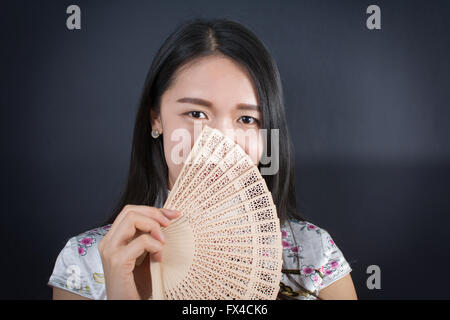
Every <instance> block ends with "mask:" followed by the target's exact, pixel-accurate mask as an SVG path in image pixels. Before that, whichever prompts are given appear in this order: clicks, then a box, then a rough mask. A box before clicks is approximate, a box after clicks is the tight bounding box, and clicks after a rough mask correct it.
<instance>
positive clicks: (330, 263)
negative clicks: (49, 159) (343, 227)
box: [47, 219, 352, 300]
mask: <svg viewBox="0 0 450 320" xmlns="http://www.w3.org/2000/svg"><path fill="white" fill-rule="evenodd" d="M110 227H111V224H109V225H106V226H103V227H99V228H95V229H92V230H89V231H86V232H83V233H81V234H79V235H77V236H74V237H72V238H70V239H69V240H68V241H67V243H66V245H65V246H64V248H63V249H62V250H61V252H60V253H59V255H58V257H57V259H56V262H55V265H54V269H53V273H52V274H51V276H50V279H49V281H48V283H47V285H48V286H54V287H58V288H62V289H65V290H68V291H70V292H73V293H76V294H78V295H81V296H83V297H86V298H90V299H94V300H106V299H107V296H106V288H105V279H104V275H103V267H102V261H101V257H100V254H99V251H98V243H99V242H100V240H101V239H102V238H103V236H104V235H105V234H106V233H107V232H108V230H109V229H110ZM281 231H282V244H283V270H282V271H283V273H282V278H281V282H280V291H279V295H278V297H279V299H281V298H287V299H297V300H314V299H317V295H318V294H319V292H320V290H322V289H323V288H325V287H327V286H328V285H330V284H331V283H333V282H335V281H336V280H338V279H340V278H342V277H344V276H345V275H347V274H348V273H350V272H351V271H352V269H351V267H350V265H349V264H348V262H347V261H346V260H345V258H344V256H343V254H342V252H341V251H340V249H339V248H338V247H337V245H336V244H335V243H334V241H333V239H332V238H331V236H330V234H329V233H328V232H327V231H326V230H324V229H322V228H319V227H318V226H316V225H314V224H311V223H308V222H304V221H298V220H294V219H291V220H288V221H286V222H285V223H284V224H283V225H282V226H281Z"/></svg>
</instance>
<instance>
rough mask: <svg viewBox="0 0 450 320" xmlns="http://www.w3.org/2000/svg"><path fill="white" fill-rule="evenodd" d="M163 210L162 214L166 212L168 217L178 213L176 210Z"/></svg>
mask: <svg viewBox="0 0 450 320" xmlns="http://www.w3.org/2000/svg"><path fill="white" fill-rule="evenodd" d="M163 210H164V212H166V213H168V214H170V215H174V214H176V213H177V212H179V211H177V210H170V209H163Z"/></svg>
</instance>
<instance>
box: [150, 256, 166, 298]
mask: <svg viewBox="0 0 450 320" xmlns="http://www.w3.org/2000/svg"><path fill="white" fill-rule="evenodd" d="M150 275H151V278H152V297H153V298H152V299H153V300H165V296H164V287H163V283H162V274H161V263H160V262H158V261H156V260H155V259H154V257H153V255H150Z"/></svg>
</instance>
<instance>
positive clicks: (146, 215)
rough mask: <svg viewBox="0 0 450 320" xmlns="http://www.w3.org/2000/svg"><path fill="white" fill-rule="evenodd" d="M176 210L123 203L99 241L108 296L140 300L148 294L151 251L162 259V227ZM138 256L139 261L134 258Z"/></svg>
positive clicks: (174, 214) (156, 257) (149, 288)
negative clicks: (124, 204) (121, 208)
mask: <svg viewBox="0 0 450 320" xmlns="http://www.w3.org/2000/svg"><path fill="white" fill-rule="evenodd" d="M179 215H180V213H179V212H178V211H172V210H167V209H159V208H155V207H149V206H139V205H126V206H125V207H124V208H123V210H122V211H121V212H120V213H119V214H118V215H117V217H116V219H115V220H114V223H113V224H112V226H111V228H110V230H109V231H108V233H107V234H106V235H105V236H104V237H103V239H102V240H101V241H100V242H99V244H98V250H99V252H100V256H101V259H102V264H103V272H104V275H105V286H106V296H107V298H108V299H120V300H128V299H134V300H140V299H148V298H149V297H150V295H151V292H152V289H151V275H150V255H149V254H147V253H150V254H152V255H153V257H154V258H155V260H156V261H161V259H162V255H161V250H162V247H163V245H164V244H165V241H164V237H163V234H162V231H161V226H162V227H167V226H169V224H170V222H171V221H170V220H171V219H174V218H177V217H178V216H179ZM137 260H138V262H136V261H137Z"/></svg>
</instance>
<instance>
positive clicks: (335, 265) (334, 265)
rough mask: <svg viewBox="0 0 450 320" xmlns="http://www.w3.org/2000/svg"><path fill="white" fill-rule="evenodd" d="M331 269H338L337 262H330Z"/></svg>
mask: <svg viewBox="0 0 450 320" xmlns="http://www.w3.org/2000/svg"><path fill="white" fill-rule="evenodd" d="M330 265H331V268H333V269H336V268H337V267H339V262H337V261H331V264H330Z"/></svg>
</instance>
